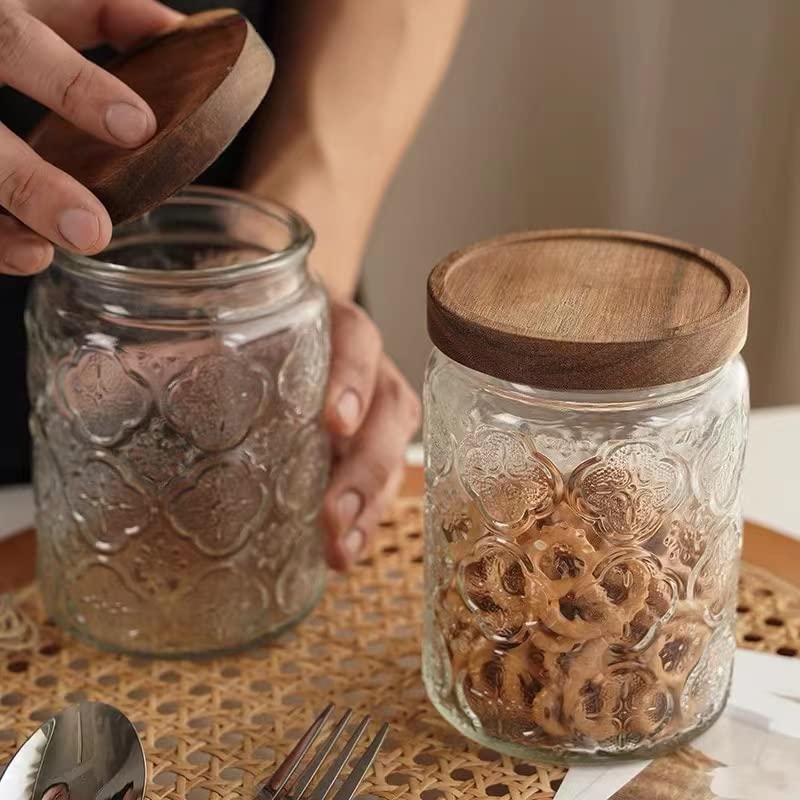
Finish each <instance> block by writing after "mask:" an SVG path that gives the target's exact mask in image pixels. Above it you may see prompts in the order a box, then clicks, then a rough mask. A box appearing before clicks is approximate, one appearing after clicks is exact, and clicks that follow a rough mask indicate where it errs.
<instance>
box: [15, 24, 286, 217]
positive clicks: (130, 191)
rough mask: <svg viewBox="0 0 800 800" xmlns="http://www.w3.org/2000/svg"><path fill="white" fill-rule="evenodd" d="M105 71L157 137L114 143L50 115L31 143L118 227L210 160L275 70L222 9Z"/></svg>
mask: <svg viewBox="0 0 800 800" xmlns="http://www.w3.org/2000/svg"><path fill="white" fill-rule="evenodd" d="M106 68H107V69H108V71H109V72H111V73H112V74H114V75H116V76H117V77H118V78H119V79H120V80H122V81H123V82H124V83H126V84H128V86H130V87H131V88H132V89H133V90H134V91H135V92H137V93H138V94H139V95H140V96H141V97H142V98H144V100H146V101H147V102H148V103H149V104H150V107H151V108H152V109H153V112H154V113H155V115H156V119H157V120H158V131H157V133H156V134H155V136H153V138H152V139H151V140H150V141H149V142H146V143H145V144H144V145H142V146H141V147H138V148H136V149H135V150H126V149H124V148H122V147H116V146H114V145H112V144H107V143H106V142H102V141H100V140H98V139H95V138H94V137H93V136H91V135H90V134H88V133H85V132H84V131H81V130H79V129H78V128H76V127H75V126H74V125H72V124H71V123H69V122H67V121H65V120H64V119H62V118H61V117H59V116H57V115H56V114H48V115H47V116H46V117H45V118H44V120H42V122H41V123H40V124H39V125H38V126H37V127H36V128H35V129H34V131H33V133H32V134H31V136H30V139H29V141H30V143H31V145H32V146H33V147H34V149H35V150H36V151H37V152H38V153H39V154H40V155H41V156H42V157H43V158H45V159H46V160H47V161H49V162H51V163H52V164H55V166H57V167H59V168H61V169H63V170H64V171H65V172H68V173H69V174H70V175H72V176H73V177H74V178H76V179H77V180H78V181H80V182H81V183H82V184H83V185H84V186H86V187H87V188H88V189H90V190H91V191H92V192H94V194H95V195H97V197H98V198H99V199H100V201H101V202H102V203H103V204H104V205H105V207H106V209H107V210H108V213H109V215H110V217H111V220H112V222H114V223H119V222H124V221H126V220H129V219H133V218H135V217H138V216H141V215H142V214H144V213H145V212H147V211H149V210H151V209H152V208H155V207H156V206H158V205H160V204H161V203H163V202H164V200H166V199H167V198H169V197H171V196H172V195H173V194H175V193H176V192H177V191H179V190H180V189H182V188H183V187H184V186H187V185H188V184H190V183H191V182H192V181H193V180H194V179H195V178H197V176H198V175H200V174H201V173H202V172H203V171H204V170H205V169H206V168H207V167H208V166H210V165H211V163H212V162H214V161H215V160H216V159H217V157H218V156H219V155H220V153H222V151H223V150H224V149H225V148H226V147H227V146H228V145H229V144H230V142H231V141H232V140H233V138H234V137H235V136H236V134H237V133H238V132H239V131H240V130H241V128H242V127H243V126H244V124H245V123H246V122H247V120H248V119H249V118H250V117H251V116H252V114H253V113H254V112H255V110H256V109H257V108H258V106H259V104H260V103H261V101H262V100H263V98H264V95H265V94H266V93H267V89H268V88H269V85H270V83H271V81H272V76H273V73H274V69H275V65H274V60H273V58H272V54H271V53H270V51H269V50H268V49H267V46H266V45H265V44H264V42H263V41H262V40H261V38H260V37H259V35H258V34H257V33H256V31H255V30H254V29H253V27H252V25H250V23H249V22H248V21H247V20H246V19H245V18H244V17H243V16H241V15H240V14H239V13H237V12H236V11H232V10H228V9H224V10H218V11H209V12H206V13H202V14H195V15H194V16H191V17H188V18H187V20H186V21H185V22H184V23H183V24H181V25H180V26H179V27H178V28H175V29H174V30H172V31H170V32H168V33H167V34H165V35H163V36H160V37H157V38H155V39H152V40H150V41H148V42H145V43H144V44H142V45H141V46H140V47H138V48H136V49H135V50H133V51H131V52H130V53H126V54H125V55H123V56H121V57H120V58H119V59H118V60H116V61H115V62H113V63H111V64H109V65H108V66H107V67H106Z"/></svg>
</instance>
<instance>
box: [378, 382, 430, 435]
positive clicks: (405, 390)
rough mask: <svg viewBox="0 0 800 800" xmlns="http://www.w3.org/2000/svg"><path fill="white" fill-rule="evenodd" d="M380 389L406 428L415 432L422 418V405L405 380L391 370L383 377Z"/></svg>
mask: <svg viewBox="0 0 800 800" xmlns="http://www.w3.org/2000/svg"><path fill="white" fill-rule="evenodd" d="M381 389H382V391H383V392H384V394H385V397H386V399H387V401H388V403H389V404H390V405H391V406H392V407H393V408H394V409H396V411H397V413H398V414H399V416H400V418H401V419H402V420H403V421H404V422H405V424H406V427H408V428H409V429H410V430H415V429H416V428H417V427H418V426H419V423H420V420H421V418H422V405H421V403H420V400H419V397H418V396H417V393H416V392H415V391H414V390H413V389H412V388H411V387H410V386H409V384H408V382H407V381H406V379H405V378H404V377H403V376H402V375H401V374H400V373H399V372H395V371H394V370H392V371H390V372H388V373H387V374H384V375H383V377H382V380H381Z"/></svg>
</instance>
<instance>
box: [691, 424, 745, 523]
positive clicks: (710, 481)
mask: <svg viewBox="0 0 800 800" xmlns="http://www.w3.org/2000/svg"><path fill="white" fill-rule="evenodd" d="M746 426H747V420H746V418H745V416H744V414H742V413H741V412H740V411H734V412H733V413H730V414H728V415H727V416H725V417H722V418H721V419H720V420H718V422H717V424H716V425H715V426H714V430H713V432H712V435H711V437H710V438H709V439H708V441H707V442H706V444H705V447H704V448H703V452H702V454H701V455H700V466H699V468H698V469H697V470H696V471H695V477H696V483H697V487H698V496H699V497H700V498H702V499H707V501H708V503H709V504H710V506H711V508H712V510H713V511H714V512H716V513H725V512H726V511H727V509H729V508H730V507H731V505H733V504H734V503H735V502H736V500H737V495H738V492H739V487H740V485H741V472H742V465H743V463H744V443H745V439H746Z"/></svg>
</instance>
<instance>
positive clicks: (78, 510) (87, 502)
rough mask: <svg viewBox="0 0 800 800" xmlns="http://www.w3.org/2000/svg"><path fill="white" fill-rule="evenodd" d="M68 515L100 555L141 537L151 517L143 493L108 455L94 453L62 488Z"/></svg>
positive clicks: (127, 473) (147, 502)
mask: <svg viewBox="0 0 800 800" xmlns="http://www.w3.org/2000/svg"><path fill="white" fill-rule="evenodd" d="M66 493H67V498H68V500H69V503H70V506H71V508H72V513H73V515H74V517H75V519H76V520H77V521H78V523H79V525H80V527H81V530H82V531H83V533H84V536H85V537H86V539H87V540H88V541H89V543H90V544H91V545H92V547H94V548H95V550H97V551H99V552H101V553H116V552H118V551H120V550H122V549H123V548H124V547H125V545H126V543H127V541H128V539H129V537H131V536H137V535H139V534H141V533H142V532H143V531H144V530H145V529H146V528H147V526H148V524H149V522H150V519H151V517H152V515H153V504H152V501H151V499H150V498H149V497H148V495H147V492H146V491H145V490H144V488H143V487H141V486H140V485H139V484H138V483H137V481H136V480H135V478H133V476H132V475H130V474H129V472H128V470H127V468H126V467H124V466H123V465H122V464H120V463H119V462H118V461H117V460H116V459H114V458H113V457H112V456H111V455H108V454H103V453H97V454H95V455H93V456H92V457H91V458H90V459H89V460H88V461H86V462H85V463H84V464H83V465H82V467H81V469H80V471H79V472H76V473H73V474H71V475H70V476H69V479H68V481H67V486H66Z"/></svg>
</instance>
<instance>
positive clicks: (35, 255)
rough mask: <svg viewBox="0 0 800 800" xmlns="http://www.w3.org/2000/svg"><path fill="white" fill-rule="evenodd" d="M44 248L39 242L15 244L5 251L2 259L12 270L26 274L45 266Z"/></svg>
mask: <svg viewBox="0 0 800 800" xmlns="http://www.w3.org/2000/svg"><path fill="white" fill-rule="evenodd" d="M45 250H46V248H45V246H44V245H40V244H29V245H16V246H15V247H11V248H10V249H9V250H8V251H7V252H6V253H5V255H4V256H3V261H4V262H5V263H6V264H7V265H8V266H9V267H10V268H11V269H12V270H14V272H20V273H22V274H25V275H27V274H30V273H31V272H38V271H39V270H40V269H42V268H43V266H46V264H45V263H44V262H45Z"/></svg>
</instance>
